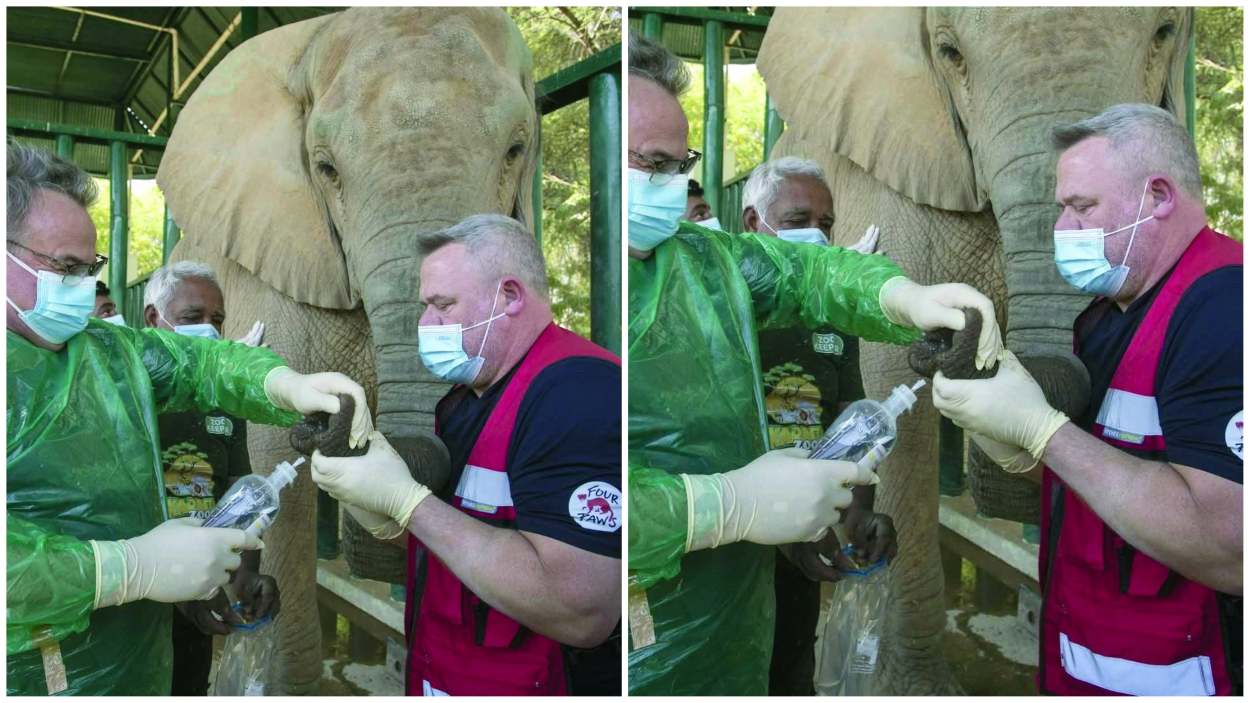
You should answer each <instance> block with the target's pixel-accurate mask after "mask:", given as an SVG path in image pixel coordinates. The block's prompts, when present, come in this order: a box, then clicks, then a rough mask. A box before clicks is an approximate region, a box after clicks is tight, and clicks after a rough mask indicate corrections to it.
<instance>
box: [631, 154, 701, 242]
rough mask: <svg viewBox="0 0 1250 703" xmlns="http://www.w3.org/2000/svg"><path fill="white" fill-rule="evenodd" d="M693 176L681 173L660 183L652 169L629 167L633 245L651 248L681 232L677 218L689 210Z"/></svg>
mask: <svg viewBox="0 0 1250 703" xmlns="http://www.w3.org/2000/svg"><path fill="white" fill-rule="evenodd" d="M689 180H690V177H689V176H687V175H685V174H678V175H675V176H673V177H672V180H670V181H669V182H668V183H665V184H664V185H656V184H654V183H652V182H651V174H650V173H648V172H646V171H639V170H638V169H633V168H631V169H629V246H631V247H633V248H634V249H637V250H639V251H651V250H652V249H654V248H656V247H658V246H659V245H660V244H662V243H664V242H665V241H667V240H668V239H669V238H670V237H672V236H673V235H674V234H676V233H677V221H678V220H680V219H681V216H682V215H684V214H685V212H686V190H687V187H686V184H687V182H688V181H689Z"/></svg>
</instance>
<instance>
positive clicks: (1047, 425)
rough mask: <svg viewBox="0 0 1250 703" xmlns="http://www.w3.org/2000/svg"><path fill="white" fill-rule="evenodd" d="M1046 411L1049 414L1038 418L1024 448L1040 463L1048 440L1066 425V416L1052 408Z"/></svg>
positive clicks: (1048, 442)
mask: <svg viewBox="0 0 1250 703" xmlns="http://www.w3.org/2000/svg"><path fill="white" fill-rule="evenodd" d="M1048 410H1049V412H1047V413H1046V414H1045V415H1043V416H1042V417H1041V418H1040V421H1039V422H1038V424H1037V429H1036V431H1035V432H1032V433H1031V434H1032V439H1031V441H1030V442H1029V443H1028V445H1026V446H1025V447H1024V448H1025V449H1027V450H1029V454H1031V455H1033V458H1034V459H1037V460H1038V461H1041V460H1042V455H1043V454H1045V453H1046V445H1047V444H1050V438H1051V437H1053V436H1055V433H1056V432H1058V431H1059V428H1060V427H1063V426H1064V425H1066V424H1068V416H1067V415H1064V414H1063V413H1061V412H1059V411H1058V410H1055V409H1054V408H1048Z"/></svg>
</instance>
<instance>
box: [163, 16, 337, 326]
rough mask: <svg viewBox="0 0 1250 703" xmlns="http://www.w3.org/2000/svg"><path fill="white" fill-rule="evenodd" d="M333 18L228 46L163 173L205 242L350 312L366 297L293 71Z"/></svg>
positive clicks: (191, 234)
mask: <svg viewBox="0 0 1250 703" xmlns="http://www.w3.org/2000/svg"><path fill="white" fill-rule="evenodd" d="M335 17H337V15H327V16H325V17H319V18H316V19H312V20H307V21H304V22H297V23H294V24H290V25H287V26H285V27H280V28H278V29H274V30H272V31H269V32H265V33H264V34H261V35H259V36H257V37H255V38H254V39H251V40H249V41H247V42H244V43H243V44H242V45H240V46H239V47H238V48H236V49H235V50H234V51H231V52H230V53H229V54H228V55H227V56H226V58H225V59H224V60H223V61H222V62H221V63H220V64H219V65H218V66H217V68H215V69H214V70H213V72H212V73H211V74H209V76H208V78H207V79H205V81H204V83H203V84H202V85H200V87H199V88H198V89H197V90H196V91H195V93H194V94H193V95H192V96H191V99H190V101H188V103H187V105H186V107H185V108H184V109H183V110H182V112H181V114H180V115H179V118H178V124H177V126H176V127H175V128H174V132H173V134H172V135H171V136H170V138H169V144H168V145H167V146H166V148H165V156H164V157H163V158H162V159H161V167H160V170H159V171H158V172H157V174H156V181H157V184H158V185H159V186H160V188H161V190H162V191H163V192H164V194H165V200H166V203H168V205H169V209H170V212H171V213H172V214H173V217H174V221H175V222H177V223H178V225H179V227H181V228H182V229H183V231H184V236H185V237H186V238H187V239H189V240H191V241H192V242H194V243H195V245H196V246H197V247H198V248H201V249H204V250H207V251H212V252H216V253H218V254H220V255H221V256H223V257H225V258H227V259H230V260H231V261H234V262H236V263H238V264H239V265H240V266H242V267H243V268H245V269H247V270H248V271H250V272H252V273H253V274H255V275H257V276H258V277H259V278H260V279H261V280H263V281H264V282H265V283H267V284H269V285H270V286H273V287H274V288H275V289H276V290H278V291H280V292H281V293H283V294H284V295H287V296H289V297H291V298H293V299H294V300H296V301H298V302H301V303H307V304H309V305H315V306H317V307H322V308H332V309H339V310H346V309H352V308H355V307H356V306H357V305H358V304H359V297H358V296H357V295H356V294H355V293H353V291H352V290H351V287H350V284H349V282H348V274H347V264H346V259H345V257H344V255H343V251H342V249H341V247H340V245H339V242H338V240H337V238H336V235H335V233H334V231H333V228H332V226H331V224H330V220H329V218H328V215H327V211H326V210H325V208H324V205H323V204H322V202H321V199H320V198H319V197H318V195H317V191H316V190H315V189H314V186H313V181H312V178H311V175H310V174H309V173H308V170H307V159H306V158H305V153H304V125H305V116H306V114H307V109H308V107H309V106H308V105H307V104H306V103H307V98H306V93H305V91H304V90H303V89H302V87H299V88H297V85H300V86H302V83H299V82H298V81H297V80H295V79H294V78H293V76H294V75H295V74H296V73H297V71H296V67H297V65H298V64H299V63H300V60H301V57H302V56H303V55H304V52H305V49H306V48H307V47H308V45H309V42H310V41H312V40H313V38H314V37H316V36H317V34H318V32H320V31H321V30H322V29H324V28H325V27H327V26H328V25H329V23H330V22H332V21H333V20H334V19H335Z"/></svg>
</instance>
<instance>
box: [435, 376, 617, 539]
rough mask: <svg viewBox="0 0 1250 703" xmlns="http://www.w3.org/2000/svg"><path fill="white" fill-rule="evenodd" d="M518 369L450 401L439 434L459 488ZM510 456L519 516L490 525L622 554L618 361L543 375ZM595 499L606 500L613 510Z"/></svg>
mask: <svg viewBox="0 0 1250 703" xmlns="http://www.w3.org/2000/svg"><path fill="white" fill-rule="evenodd" d="M513 373H515V369H514V370H513V372H510V373H509V374H508V375H507V376H506V377H504V378H503V379H502V380H500V381H499V382H497V383H495V385H493V386H491V387H490V388H489V389H487V391H486V392H485V393H483V394H482V396H481V397H480V398H479V397H478V396H476V395H475V394H473V393H472V392H471V391H468V389H467V388H466V389H461V390H460V391H459V392H460V393H461V397H460V399H459V401H458V402H454V403H448V405H449V408H448V409H447V410H446V414H445V416H442V417H439V434H440V436H441V437H442V439H443V442H445V443H446V444H447V450H448V452H449V453H450V454H451V466H452V475H451V485H452V486H456V485H457V484H458V483H459V482H460V477H461V474H462V473H463V472H464V466H465V464H466V463H467V461H468V457H469V452H470V450H471V449H472V448H473V444H474V442H476V441H477V437H478V434H480V433H481V431H482V427H483V426H484V425H485V424H486V419H487V417H489V416H490V412H491V410H493V409H494V407H495V404H496V403H497V402H498V401H499V397H500V395H501V394H502V393H503V389H504V387H505V386H507V384H508V382H509V381H510V380H511V379H512V375H513ZM507 461H508V484H509V489H510V491H511V494H512V503H513V505H514V506H515V508H516V520H515V522H508V523H501V522H500V521H497V520H495V521H488V522H489V524H491V525H497V526H498V525H507V526H510V527H515V528H516V529H518V530H523V531H525V532H533V533H535V534H540V535H543V536H544V537H550V538H551V539H555V540H559V541H561V542H564V543H565V544H569V545H572V546H574V547H577V548H579V549H585V550H586V551H589V552H594V553H595V554H602V555H604V556H608V557H612V558H616V559H619V558H620V556H621V532H620V527H621V517H622V510H621V508H622V507H623V502H622V501H621V373H620V367H619V366H617V365H615V364H613V363H611V362H609V361H606V360H603V359H595V358H591V357H574V358H569V359H562V360H560V361H557V362H555V363H554V364H551V365H550V366H548V367H547V368H545V369H543V370H542V371H541V372H539V374H538V376H536V377H535V378H534V380H533V382H532V383H531V384H530V387H529V389H528V390H527V391H526V393H525V397H524V398H523V399H522V400H521V406H520V408H519V409H518V411H517V419H516V427H515V428H514V429H513V432H512V440H511V442H510V443H509V445H508V457H507ZM580 496H584V497H580ZM596 498H599V499H600V500H603V501H604V502H606V503H607V505H606V507H605V506H604V504H603V503H600V502H599V501H598V500H595V499H596ZM592 501H593V504H592V505H591V510H590V511H589V512H591V513H593V515H588V514H587V511H586V509H585V506H586V504H587V503H591V502H592ZM609 513H611V514H612V517H614V518H615V521H614V523H613V521H612V520H609V519H608V517H607V516H608V514H609ZM482 519H483V520H485V518H482ZM613 524H614V526H613Z"/></svg>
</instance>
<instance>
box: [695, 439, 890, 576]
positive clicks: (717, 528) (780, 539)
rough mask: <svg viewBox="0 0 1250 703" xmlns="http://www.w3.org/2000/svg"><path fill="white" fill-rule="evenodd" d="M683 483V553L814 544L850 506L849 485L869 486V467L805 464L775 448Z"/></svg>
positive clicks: (799, 454)
mask: <svg viewBox="0 0 1250 703" xmlns="http://www.w3.org/2000/svg"><path fill="white" fill-rule="evenodd" d="M681 477H682V480H683V481H684V482H685V484H686V499H687V509H688V512H687V514H688V516H689V517H688V520H687V528H686V551H687V552H693V551H695V550H699V549H712V548H714V547H719V546H720V545H722V544H731V543H733V542H741V541H745V542H754V543H756V544H788V543H791V542H815V541H816V540H819V539H820V538H821V537H823V536H824V535H825V533H826V532H828V530H829V528H830V527H831V526H832V525H834V524H836V523H837V522H838V520H839V519H840V518H841V514H840V511H841V510H843V509H845V508H846V507H847V506H849V505H850V504H851V490H850V486H856V485H874V484H876V483H877V482H878V481H879V480H880V479H878V478H877V475H876V474H875V473H873V472H872V469H871V468H868V467H863V468H861V467H858V466H856V465H855V464H852V463H851V462H847V461H828V460H821V459H808V458H807V450H806V449H798V448H791V449H776V450H773V451H771V452H768V453H767V454H764V455H763V456H761V457H759V458H758V459H756V460H755V461H752V462H751V463H750V464H747V465H746V466H744V467H742V468H740V469H737V470H735V471H729V472H727V473H723V474H708V475H694V474H681Z"/></svg>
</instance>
